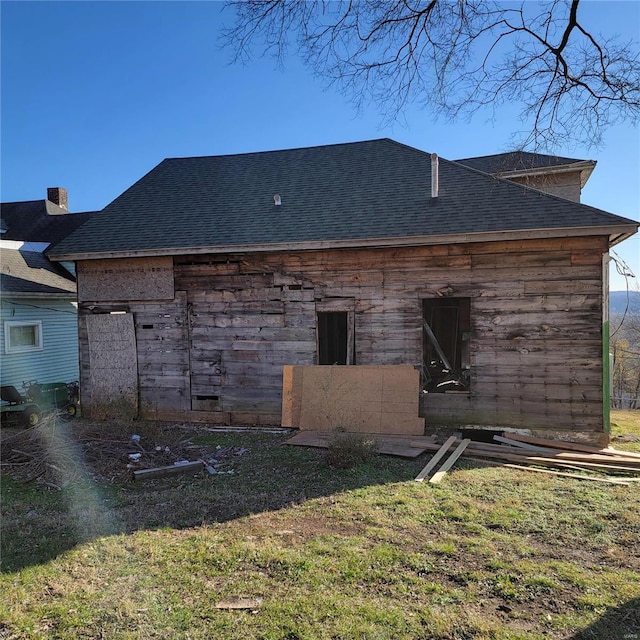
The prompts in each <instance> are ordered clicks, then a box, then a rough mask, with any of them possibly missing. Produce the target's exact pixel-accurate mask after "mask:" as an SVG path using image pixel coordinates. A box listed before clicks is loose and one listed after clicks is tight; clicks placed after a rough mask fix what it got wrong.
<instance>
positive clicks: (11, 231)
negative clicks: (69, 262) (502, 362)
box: [0, 200, 97, 245]
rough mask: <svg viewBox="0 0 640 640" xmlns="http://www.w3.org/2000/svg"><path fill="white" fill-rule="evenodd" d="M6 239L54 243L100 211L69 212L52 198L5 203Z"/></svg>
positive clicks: (3, 215) (3, 211) (2, 208)
mask: <svg viewBox="0 0 640 640" xmlns="http://www.w3.org/2000/svg"><path fill="white" fill-rule="evenodd" d="M0 207H1V215H2V226H3V228H4V229H5V231H4V233H3V234H2V239H3V240H21V241H27V242H48V243H50V245H55V244H56V243H58V242H60V240H62V239H63V238H65V237H67V236H68V235H69V234H70V233H72V232H73V231H75V230H76V229H77V228H78V227H80V226H81V225H83V224H84V223H85V222H87V220H89V219H90V218H91V217H93V216H94V215H95V214H96V213H97V212H95V211H88V212H85V213H69V212H68V211H67V210H66V209H63V208H62V207H59V206H57V205H56V204H54V203H53V202H50V201H49V200H27V201H24V202H3V203H2V204H1V205H0Z"/></svg>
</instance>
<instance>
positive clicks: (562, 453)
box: [493, 436, 640, 466]
mask: <svg viewBox="0 0 640 640" xmlns="http://www.w3.org/2000/svg"><path fill="white" fill-rule="evenodd" d="M493 439H494V440H497V441H498V442H502V443H504V444H507V445H515V446H517V447H520V448H522V449H525V450H527V451H532V452H537V453H540V454H542V455H545V456H549V457H554V458H561V459H563V460H573V461H577V462H582V461H585V462H604V463H605V464H627V465H633V466H640V459H637V458H628V457H626V456H624V455H619V456H618V455H616V456H615V457H612V456H610V455H602V454H601V453H600V452H598V453H584V452H581V451H569V450H567V449H554V448H552V447H540V446H538V445H532V444H528V443H526V442H519V441H517V440H511V439H510V438H503V437H502V436H493Z"/></svg>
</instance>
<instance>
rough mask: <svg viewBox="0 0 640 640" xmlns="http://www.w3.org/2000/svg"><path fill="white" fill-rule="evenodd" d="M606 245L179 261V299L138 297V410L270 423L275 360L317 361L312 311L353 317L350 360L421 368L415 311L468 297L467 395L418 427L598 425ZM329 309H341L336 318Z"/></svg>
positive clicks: (436, 403)
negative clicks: (430, 302) (429, 302)
mask: <svg viewBox="0 0 640 640" xmlns="http://www.w3.org/2000/svg"><path fill="white" fill-rule="evenodd" d="M606 250H607V239H606V238H603V237H584V238H566V239H548V240H519V241H510V242H492V243H475V244H473V243H472V244H464V245H448V246H446V245H438V246H432V247H407V248H393V249H378V250H376V249H366V250H365V249H363V250H334V251H308V252H297V253H291V252H279V253H257V254H242V255H235V256H227V257H225V258H224V259H222V258H221V257H220V256H188V257H187V256H185V257H176V258H175V259H174V282H175V290H176V296H175V299H174V301H173V302H171V303H166V302H162V301H158V302H157V303H153V302H147V303H144V304H141V303H137V302H131V303H130V310H131V311H132V312H133V313H134V314H135V326H136V336H137V340H138V360H139V368H140V396H141V398H140V403H141V407H142V408H143V411H147V412H150V413H154V412H156V415H159V414H160V413H162V412H163V411H164V412H165V413H167V412H173V414H171V415H173V416H174V417H175V416H176V415H181V412H184V415H185V416H187V415H189V416H191V417H192V418H193V417H194V416H197V415H202V416H205V415H206V416H208V417H209V418H211V417H216V418H217V419H224V420H227V421H230V422H234V421H238V420H245V421H246V420H253V421H256V422H268V421H275V420H277V419H278V416H279V414H280V409H281V388H282V365H285V364H290V365H301V364H315V362H316V311H317V310H326V309H331V308H336V309H338V308H340V307H341V305H351V306H349V307H346V306H345V307H344V308H345V309H347V308H348V309H353V313H354V325H355V362H356V364H411V365H419V364H420V363H421V362H422V349H423V330H422V301H423V300H424V299H426V298H442V297H448V296H450V297H467V298H470V303H471V304H470V306H471V337H470V359H471V392H470V393H469V394H423V399H422V407H421V411H422V415H423V416H424V417H425V418H426V420H427V425H440V424H456V425H478V426H483V425H484V426H505V427H517V428H531V429H550V428H555V429H556V430H558V429H564V430H572V429H574V430H591V431H601V430H602V361H601V360H602V356H601V348H602V347H601V345H602V335H601V334H602V272H601V259H602V254H603V253H604V252H606ZM334 305H337V306H335V307H334Z"/></svg>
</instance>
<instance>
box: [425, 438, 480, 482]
mask: <svg viewBox="0 0 640 640" xmlns="http://www.w3.org/2000/svg"><path fill="white" fill-rule="evenodd" d="M470 442H471V440H469V439H466V440H463V441H462V442H461V443H460V444H459V445H458V446H457V447H456V449H455V451H454V452H453V453H452V454H451V455H450V456H449V457H448V458H447V459H446V460H445V461H444V463H443V465H442V466H441V467H440V469H439V470H438V471H437V472H436V473H434V474H433V477H432V478H431V480H429V482H431V483H432V484H435V483H437V482H440V481H441V480H442V478H444V476H445V474H446V473H447V471H449V469H451V467H453V465H454V464H455V463H456V460H457V459H458V458H459V457H460V456H461V455H462V452H463V451H464V450H465V449H466V448H467V445H468V444H469V443H470Z"/></svg>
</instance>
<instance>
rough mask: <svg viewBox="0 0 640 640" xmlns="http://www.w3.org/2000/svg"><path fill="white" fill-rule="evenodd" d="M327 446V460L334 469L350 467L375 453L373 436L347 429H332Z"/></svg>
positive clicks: (370, 457)
mask: <svg viewBox="0 0 640 640" xmlns="http://www.w3.org/2000/svg"><path fill="white" fill-rule="evenodd" d="M328 445H329V446H328V447H327V462H328V463H329V466H331V467H333V468H334V469H352V468H353V467H357V466H358V465H359V464H361V463H363V462H369V461H370V460H371V459H372V458H373V457H374V456H375V455H376V454H377V443H376V440H375V438H373V437H371V436H369V435H366V434H362V433H350V432H348V431H339V430H337V431H334V433H333V434H332V436H331V438H330V439H329V443H328Z"/></svg>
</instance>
